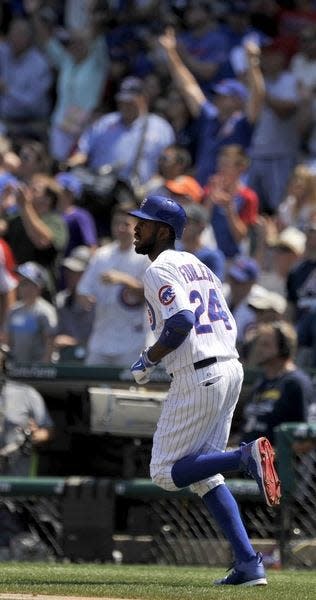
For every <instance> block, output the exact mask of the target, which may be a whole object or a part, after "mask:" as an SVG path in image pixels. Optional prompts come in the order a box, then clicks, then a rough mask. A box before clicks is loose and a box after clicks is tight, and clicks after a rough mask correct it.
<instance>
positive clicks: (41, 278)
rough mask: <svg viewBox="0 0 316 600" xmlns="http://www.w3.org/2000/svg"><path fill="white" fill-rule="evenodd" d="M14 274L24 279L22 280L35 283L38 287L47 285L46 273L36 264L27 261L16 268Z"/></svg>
mask: <svg viewBox="0 0 316 600" xmlns="http://www.w3.org/2000/svg"><path fill="white" fill-rule="evenodd" d="M15 272H16V273H17V274H18V275H20V276H21V277H24V279H28V280H29V281H32V283H35V285H37V286H38V287H40V288H42V287H45V285H46V284H47V280H48V277H47V272H46V270H45V269H44V268H43V267H42V266H41V265H39V264H38V263H36V262H32V261H28V262H25V263H22V264H21V265H19V266H18V267H16V269H15Z"/></svg>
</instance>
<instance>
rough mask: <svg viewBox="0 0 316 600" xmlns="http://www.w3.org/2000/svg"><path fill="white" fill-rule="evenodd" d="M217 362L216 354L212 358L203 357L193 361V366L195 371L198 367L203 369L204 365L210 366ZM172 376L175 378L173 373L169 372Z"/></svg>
mask: <svg viewBox="0 0 316 600" xmlns="http://www.w3.org/2000/svg"><path fill="white" fill-rule="evenodd" d="M216 362H217V358H216V356H211V357H210V358H203V359H202V360H198V361H197V362H195V363H193V368H194V369H195V371H197V370H198V369H203V367H209V366H210V365H214V364H215V363H216ZM169 375H170V377H171V378H173V373H169Z"/></svg>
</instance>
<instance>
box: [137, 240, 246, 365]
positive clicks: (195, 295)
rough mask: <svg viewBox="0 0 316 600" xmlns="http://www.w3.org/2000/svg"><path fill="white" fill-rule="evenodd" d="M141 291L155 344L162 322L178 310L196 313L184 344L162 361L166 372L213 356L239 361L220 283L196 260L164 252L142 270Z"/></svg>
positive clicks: (167, 251) (232, 320)
mask: <svg viewBox="0 0 316 600" xmlns="http://www.w3.org/2000/svg"><path fill="white" fill-rule="evenodd" d="M144 289H145V297H146V301H147V307H148V315H149V322H150V326H151V329H152V331H153V334H154V337H155V339H156V340H157V339H158V338H159V336H160V334H161V332H162V329H163V327H164V321H165V320H166V319H169V318H170V317H172V316H173V315H175V314H176V313H177V312H179V311H180V310H190V311H192V312H193V313H194V314H195V324H194V326H193V328H192V329H191V332H190V334H189V335H188V336H187V338H186V339H185V341H184V342H183V344H181V345H180V346H178V348H176V350H173V351H172V352H171V353H170V354H168V356H167V357H166V358H165V359H164V361H162V362H164V364H165V367H166V370H167V372H168V373H172V372H174V371H177V370H178V369H181V368H183V367H186V366H187V365H192V364H193V363H195V362H197V361H199V360H202V359H204V358H209V357H213V356H214V357H225V358H238V352H237V350H236V334H237V329H236V323H235V320H234V318H233V316H232V314H231V312H230V310H229V308H228V306H227V303H226V300H225V298H224V295H223V292H222V284H221V282H220V280H219V279H218V278H217V277H216V275H214V273H212V271H211V270H210V269H208V268H207V267H206V266H205V265H204V264H203V263H202V262H201V261H200V260H199V259H198V258H196V256H194V255H193V254H190V253H189V252H179V251H176V250H165V251H164V252H162V253H161V254H159V256H158V257H157V258H156V260H154V261H153V262H152V263H151V265H150V266H149V267H148V269H147V270H146V273H145V277H144Z"/></svg>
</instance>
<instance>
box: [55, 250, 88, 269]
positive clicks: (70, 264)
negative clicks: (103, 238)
mask: <svg viewBox="0 0 316 600" xmlns="http://www.w3.org/2000/svg"><path fill="white" fill-rule="evenodd" d="M91 255H92V251H91V248H89V246H77V247H76V248H74V249H73V250H72V251H71V252H70V254H69V256H67V257H66V258H64V260H62V262H61V264H62V265H63V267H66V268H67V269H69V270H70V271H74V272H75V273H82V272H83V271H85V269H86V267H87V265H88V263H89V260H90V258H91Z"/></svg>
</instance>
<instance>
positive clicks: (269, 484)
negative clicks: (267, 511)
mask: <svg viewBox="0 0 316 600" xmlns="http://www.w3.org/2000/svg"><path fill="white" fill-rule="evenodd" d="M240 450H241V464H242V467H243V469H244V470H245V471H246V472H247V473H248V474H249V475H251V477H253V478H254V479H255V480H256V482H257V484H258V486H259V489H260V491H261V493H262V494H263V496H264V497H265V500H266V503H267V504H268V506H276V505H277V504H280V498H281V485H280V480H279V477H278V474H277V472H276V469H275V466H274V455H275V453H274V450H273V448H272V446H271V444H270V442H269V440H268V439H267V438H266V437H260V438H258V439H257V440H254V442H250V443H249V444H242V445H241V447H240Z"/></svg>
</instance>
